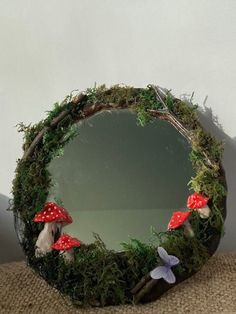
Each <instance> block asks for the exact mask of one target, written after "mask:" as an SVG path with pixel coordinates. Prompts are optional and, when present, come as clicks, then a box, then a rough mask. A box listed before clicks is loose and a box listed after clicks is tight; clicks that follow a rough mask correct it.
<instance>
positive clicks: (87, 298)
mask: <svg viewBox="0 0 236 314" xmlns="http://www.w3.org/2000/svg"><path fill="white" fill-rule="evenodd" d="M86 92H87V97H86V98H85V99H84V100H83V101H82V102H81V103H80V104H78V105H75V104H73V102H72V95H69V96H68V97H66V99H65V100H64V101H63V102H62V103H56V104H55V105H54V108H53V110H51V111H50V112H48V116H47V117H46V119H45V120H43V121H41V122H39V123H38V124H35V125H29V126H25V125H24V124H23V123H21V124H19V126H18V128H19V131H21V132H24V150H27V149H28V148H29V146H30V144H31V143H32V141H33V140H34V138H35V136H36V135H37V134H38V133H39V132H40V131H41V130H42V129H43V128H45V127H49V126H50V124H51V122H52V120H53V119H54V118H55V117H57V116H58V115H59V114H60V113H61V112H62V111H64V110H65V109H67V110H69V111H70V113H69V114H68V115H67V116H66V117H65V118H64V119H63V120H61V121H60V123H59V124H58V125H57V126H56V127H54V128H49V129H48V130H47V132H46V133H45V134H44V136H43V139H42V141H40V142H39V143H38V144H37V146H36V147H35V149H34V151H33V153H32V154H31V155H30V156H29V157H28V158H27V159H26V160H19V161H18V164H17V169H16V177H15V179H14V182H13V197H14V202H13V206H12V210H13V211H14V212H15V214H17V215H19V216H20V217H21V219H22V221H23V222H24V225H25V228H24V235H23V236H24V240H23V243H22V244H23V248H24V250H25V253H26V255H27V258H28V262H29V264H30V265H31V266H32V267H33V268H34V269H35V271H36V272H37V273H39V274H40V275H41V276H42V277H44V278H45V279H46V280H47V281H48V282H49V283H50V284H51V285H52V286H54V287H56V288H58V289H59V290H60V291H61V292H62V293H63V295H67V296H70V298H71V299H72V301H73V303H74V304H75V305H84V304H91V305H102V306H103V305H109V304H120V303H131V302H132V295H131V292H130V291H131V289H132V288H133V287H134V286H135V285H136V284H137V282H138V281H139V280H140V278H141V277H142V276H144V275H145V274H147V273H148V272H149V271H150V270H151V269H153V268H154V267H156V266H157V265H160V264H161V260H160V259H159V257H158V256H157V252H156V247H157V246H158V245H160V246H163V247H164V248H165V249H166V250H167V252H168V253H169V254H173V255H175V256H177V257H178V258H179V259H180V261H181V262H180V265H179V266H178V267H176V268H175V270H174V271H175V273H176V275H181V274H183V273H187V274H192V273H194V272H195V271H197V270H198V269H199V268H200V267H201V266H202V265H203V264H204V263H205V261H206V259H207V258H208V257H209V252H208V246H207V243H209V241H211V239H213V240H214V237H215V235H218V234H221V233H222V230H223V223H224V219H223V216H224V215H223V214H224V200H225V195H226V183H225V179H224V176H223V175H222V169H221V164H220V160H221V157H222V151H223V150H222V143H220V142H218V141H216V140H215V139H214V138H213V137H212V136H211V135H209V134H207V133H206V132H205V131H204V130H203V129H202V127H201V125H200V123H199V121H198V117H197V112H196V107H194V106H193V107H191V106H188V105H187V104H186V103H184V102H183V101H180V100H177V99H175V98H174V97H172V96H171V94H170V93H168V94H167V98H166V99H165V103H166V106H167V107H168V109H169V110H170V112H171V113H172V114H173V115H175V117H176V118H177V119H178V120H179V121H180V122H181V123H182V125H183V126H184V127H185V128H187V129H188V130H189V132H190V134H191V138H192V152H191V155H190V159H191V161H192V164H193V167H194V169H195V171H196V176H195V177H194V178H191V181H190V183H189V187H190V189H191V190H194V191H197V192H201V193H204V194H206V195H207V196H209V197H210V199H211V200H210V204H209V205H210V207H211V216H210V217H209V219H205V220H203V219H201V218H200V217H199V215H198V214H197V213H196V212H194V213H193V214H192V216H191V218H190V222H191V225H192V228H193V230H194V232H195V237H193V238H189V237H188V236H186V234H185V232H184V229H183V228H180V229H178V230H176V231H171V232H165V233H157V232H155V231H153V232H152V238H151V242H150V244H149V245H148V244H144V243H142V242H140V241H139V240H137V239H131V240H130V242H129V243H123V249H124V251H123V252H121V253H117V252H114V251H111V250H108V249H106V247H105V245H104V243H103V242H102V241H101V239H99V237H98V236H95V242H94V243H93V244H91V245H81V247H80V248H78V249H76V251H75V262H74V263H73V264H67V263H65V261H64V259H63V258H62V256H61V255H59V254H58V253H57V252H56V251H53V252H50V253H48V254H47V255H46V256H44V257H40V258H36V257H35V255H34V254H35V252H34V246H35V242H36V240H37V237H38V234H39V232H40V231H41V230H42V228H43V224H41V223H34V222H32V219H33V217H34V215H35V213H36V212H38V211H40V210H41V208H42V207H43V205H44V203H45V201H46V200H47V196H48V191H49V188H50V186H51V177H50V173H49V172H48V170H47V167H48V164H49V163H50V161H51V160H52V159H53V158H55V156H60V155H61V154H62V153H63V149H64V146H65V145H66V143H68V142H69V141H70V140H71V139H72V138H74V137H75V136H76V135H77V134H78V133H77V131H78V129H77V128H76V126H75V122H76V121H77V119H78V114H79V113H82V112H83V107H84V106H86V104H87V103H89V104H91V103H92V104H99V103H103V104H116V105H118V106H119V107H120V108H122V106H124V107H125V108H127V106H128V107H129V108H130V109H132V110H135V111H136V113H137V122H138V123H139V124H140V125H141V126H144V125H145V124H146V123H147V122H149V121H151V119H152V118H151V116H150V114H149V112H148V110H149V109H152V110H153V109H154V110H161V109H163V105H162V104H161V103H160V102H159V101H157V99H156V95H155V92H154V90H153V89H152V88H151V86H148V87H147V88H143V89H140V88H133V87H129V86H119V85H115V86H113V87H111V88H107V87H106V86H105V85H102V86H98V87H96V86H95V87H93V88H91V89H88V90H87V91H86ZM209 160H210V164H209Z"/></svg>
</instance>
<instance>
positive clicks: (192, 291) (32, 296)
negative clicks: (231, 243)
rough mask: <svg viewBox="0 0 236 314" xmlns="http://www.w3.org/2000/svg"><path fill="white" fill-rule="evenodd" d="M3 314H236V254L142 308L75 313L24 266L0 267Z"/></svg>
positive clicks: (209, 265)
mask: <svg viewBox="0 0 236 314" xmlns="http://www.w3.org/2000/svg"><path fill="white" fill-rule="evenodd" d="M0 313H4V314H7V313H24V314H27V313H33V314H34V313H35V314H37V313H49V314H50V313H52V314H53V313H57V314H61V313H68V314H70V313H80V314H95V313H96V314H113V313H114V314H115V313H117V314H118V313H119V314H123V313H124V314H134V313H135V314H146V313H155V314H164V313H166V314H167V313H171V314H173V313H179V314H181V313H191V314H193V313H214V314H216V313H236V253H227V254H220V255H216V256H214V257H212V258H211V259H210V261H209V262H208V263H207V264H206V265H205V266H204V267H203V268H202V270H201V271H200V272H199V273H197V274H196V275H195V276H193V277H191V278H190V279H188V280H186V281H185V282H183V283H181V284H179V285H178V286H176V287H174V288H172V289H170V290H169V291H168V292H167V293H166V294H165V295H164V296H162V297H161V298H160V299H159V300H158V301H156V302H153V303H150V304H146V305H139V306H115V307H106V308H88V309H79V310H76V309H74V308H73V307H72V306H71V305H70V302H69V301H68V300H65V299H64V298H62V297H61V296H60V294H59V293H58V292H57V291H56V290H55V289H53V288H51V287H50V286H48V285H47V283H46V282H45V281H44V280H42V279H41V278H39V277H38V276H36V275H35V274H34V273H33V272H32V270H31V269H30V268H28V267H26V265H25V263H24V262H17V263H10V264H5V265H0Z"/></svg>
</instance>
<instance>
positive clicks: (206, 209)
mask: <svg viewBox="0 0 236 314" xmlns="http://www.w3.org/2000/svg"><path fill="white" fill-rule="evenodd" d="M197 211H198V212H199V215H200V217H201V218H203V219H206V218H208V217H209V216H210V212H211V210H210V208H209V207H208V205H205V206H203V207H201V208H198V209H197Z"/></svg>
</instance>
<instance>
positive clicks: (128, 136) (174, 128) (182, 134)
mask: <svg viewBox="0 0 236 314" xmlns="http://www.w3.org/2000/svg"><path fill="white" fill-rule="evenodd" d="M19 130H20V131H22V132H24V139H25V142H24V145H23V148H24V155H23V157H22V159H20V160H19V161H18V166H17V169H16V177H15V179H14V182H13V196H14V199H13V202H12V206H11V208H12V210H13V211H14V215H15V225H16V230H17V232H18V234H19V239H20V241H21V244H22V247H23V249H24V252H25V254H26V256H27V261H28V263H29V265H30V266H31V267H33V268H34V270H35V271H36V272H37V273H38V274H40V275H41V276H42V277H43V278H45V280H47V282H48V283H49V284H51V285H52V286H53V287H56V288H57V289H58V290H60V292H61V293H62V294H65V295H66V296H69V297H70V299H71V300H72V302H73V304H75V305H76V306H78V305H92V306H105V305H115V304H124V303H136V304H137V303H140V302H143V303H144V302H148V301H151V300H155V299H156V298H158V297H159V296H160V295H161V294H162V293H164V292H165V291H166V290H168V289H169V288H170V287H171V286H173V285H174V284H178V283H179V282H181V281H182V280H185V279H186V278H188V277H190V276H191V275H193V274H194V273H196V272H197V271H198V270H199V269H200V268H201V267H202V265H204V263H205V262H206V261H207V260H208V258H209V257H210V256H211V255H212V254H213V253H214V252H215V250H216V248H217V246H218V243H219V241H220V237H221V235H222V231H223V224H224V219H225V213H226V191H227V186H226V180H225V175H224V169H223V167H222V165H221V156H222V152H223V150H222V144H221V143H220V142H218V141H217V140H216V139H214V138H213V137H212V136H211V135H210V134H208V133H206V132H205V131H204V129H203V128H202V126H201V124H200V122H199V120H198V116H197V112H196V106H192V105H189V104H188V103H186V102H184V101H182V100H180V99H177V98H175V97H174V96H173V95H171V93H170V92H169V91H167V90H166V89H163V88H161V87H158V86H154V85H148V86H147V88H133V87H129V86H119V85H115V86H113V87H111V88H106V86H105V85H102V86H99V87H95V88H89V89H87V90H86V92H83V93H80V94H78V95H75V96H72V95H70V96H68V97H67V98H66V99H65V100H64V101H63V102H62V103H61V104H56V105H55V107H54V109H53V110H51V111H50V112H49V113H48V116H47V117H46V119H44V120H42V121H40V122H39V123H38V124H35V125H29V126H26V125H24V124H23V123H21V124H20V125H19ZM75 131H76V132H75ZM77 135H78V136H77ZM62 152H63V154H61V153H62ZM55 156H57V158H55ZM193 169H194V170H193ZM150 229H151V230H150ZM150 231H152V232H150ZM150 240H151V241H150Z"/></svg>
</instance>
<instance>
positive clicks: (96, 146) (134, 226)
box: [49, 110, 193, 250]
mask: <svg viewBox="0 0 236 314" xmlns="http://www.w3.org/2000/svg"><path fill="white" fill-rule="evenodd" d="M77 126H78V132H79V136H77V137H76V138H75V139H74V140H73V141H71V142H70V143H69V144H68V145H67V146H66V147H65V151H64V154H63V156H61V157H60V158H55V159H54V160H53V161H52V162H51V163H50V165H49V171H50V173H51V175H52V179H53V183H54V185H53V186H52V187H51V190H50V193H49V200H51V201H57V200H59V199H60V200H61V201H62V202H63V204H64V206H65V207H66V208H68V209H69V210H70V214H71V216H72V218H73V224H70V225H68V226H67V227H65V228H64V230H65V232H68V233H69V234H71V235H73V236H74V237H78V238H79V239H81V240H82V241H83V242H85V243H91V242H93V241H94V237H93V233H97V234H99V236H100V237H101V239H102V240H103V241H104V243H105V244H106V246H107V248H109V249H114V250H120V249H121V246H120V243H121V242H127V241H128V240H129V237H131V238H138V239H140V240H141V241H143V242H146V243H148V242H149V238H150V227H151V226H152V227H154V228H155V230H157V231H158V232H159V231H166V228H167V224H168V222H169V219H170V217H171V215H172V213H173V211H174V210H176V209H181V208H185V207H186V199H187V196H188V194H189V189H188V185H187V184H188V182H189V180H190V178H191V177H192V176H193V169H192V164H191V162H190V160H189V153H190V145H189V143H188V142H187V140H186V139H185V138H184V137H183V136H182V135H181V134H180V133H179V132H178V131H177V130H176V129H175V128H174V127H173V126H172V125H171V124H170V123H168V122H165V121H161V120H157V119H155V120H154V121H153V122H152V123H149V124H147V125H146V126H145V127H141V126H139V125H137V119H136V115H135V114H133V113H131V112H130V111H128V110H125V111H124V110H123V111H116V112H112V113H109V112H102V113H100V114H97V115H94V116H93V117H91V118H89V119H87V120H84V121H83V122H82V123H81V124H78V125H77Z"/></svg>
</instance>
